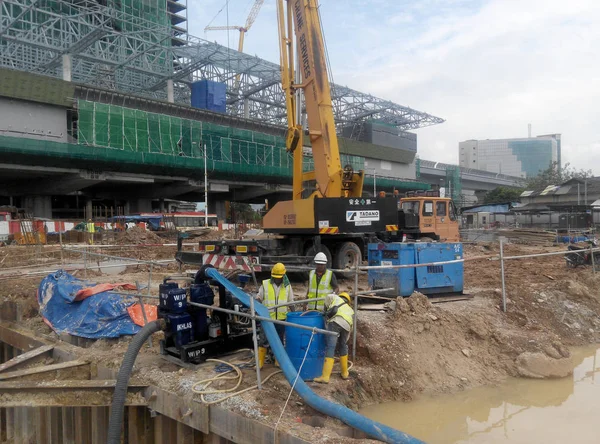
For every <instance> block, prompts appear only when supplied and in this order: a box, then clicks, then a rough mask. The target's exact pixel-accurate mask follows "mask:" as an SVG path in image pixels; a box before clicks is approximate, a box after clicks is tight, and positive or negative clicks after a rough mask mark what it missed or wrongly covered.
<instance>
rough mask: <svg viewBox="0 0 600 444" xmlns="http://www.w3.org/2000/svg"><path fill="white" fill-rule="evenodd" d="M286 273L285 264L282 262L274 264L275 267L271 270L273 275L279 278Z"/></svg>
mask: <svg viewBox="0 0 600 444" xmlns="http://www.w3.org/2000/svg"><path fill="white" fill-rule="evenodd" d="M284 274H285V265H283V264H282V263H281V262H278V263H276V264H275V265H274V266H273V269H272V270H271V277H274V278H276V279H279V278H282V277H283V275H284Z"/></svg>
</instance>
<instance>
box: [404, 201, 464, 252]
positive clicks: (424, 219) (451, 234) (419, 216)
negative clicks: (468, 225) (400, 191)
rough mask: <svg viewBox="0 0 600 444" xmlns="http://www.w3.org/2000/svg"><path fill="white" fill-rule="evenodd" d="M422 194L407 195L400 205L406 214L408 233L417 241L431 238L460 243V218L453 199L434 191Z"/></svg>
mask: <svg viewBox="0 0 600 444" xmlns="http://www.w3.org/2000/svg"><path fill="white" fill-rule="evenodd" d="M422 194H424V195H417V194H416V193H407V196H406V197H403V198H401V199H400V202H399V203H398V209H399V210H402V213H404V220H405V227H406V230H405V231H406V233H407V234H409V235H410V236H412V237H414V238H416V239H420V238H424V237H429V238H431V239H433V240H439V241H442V242H459V241H460V234H459V231H458V218H457V213H456V207H455V206H454V202H452V199H450V198H447V197H440V196H439V193H437V192H432V191H428V192H423V193H422Z"/></svg>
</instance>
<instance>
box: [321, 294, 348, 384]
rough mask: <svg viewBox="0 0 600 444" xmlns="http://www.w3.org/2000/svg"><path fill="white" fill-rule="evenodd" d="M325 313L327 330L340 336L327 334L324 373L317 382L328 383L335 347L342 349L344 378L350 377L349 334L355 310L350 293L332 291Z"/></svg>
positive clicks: (328, 296)
mask: <svg viewBox="0 0 600 444" xmlns="http://www.w3.org/2000/svg"><path fill="white" fill-rule="evenodd" d="M324 314H325V319H326V321H327V322H326V326H325V328H327V330H329V331H333V332H335V333H338V334H339V336H333V335H327V336H326V337H325V344H326V349H325V362H324V363H323V371H322V375H321V376H319V377H318V378H315V382H321V383H324V384H327V383H328V382H329V378H330V377H331V371H332V370H333V362H334V359H333V357H334V356H335V348H336V346H339V349H340V367H341V368H342V379H348V377H349V376H350V373H349V372H348V344H347V342H348V336H349V335H350V331H351V330H352V321H353V320H354V310H353V309H352V307H351V306H350V295H349V294H348V293H346V292H345V291H344V292H342V293H340V294H339V295H337V294H335V293H332V294H329V295H327V296H326V298H325V304H324Z"/></svg>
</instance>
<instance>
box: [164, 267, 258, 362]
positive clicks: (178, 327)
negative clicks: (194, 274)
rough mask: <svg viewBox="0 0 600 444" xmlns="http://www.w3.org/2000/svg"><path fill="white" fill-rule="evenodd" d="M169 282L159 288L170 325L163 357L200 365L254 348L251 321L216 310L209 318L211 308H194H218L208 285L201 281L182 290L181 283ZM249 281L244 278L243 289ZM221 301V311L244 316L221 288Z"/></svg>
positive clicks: (231, 297)
mask: <svg viewBox="0 0 600 444" xmlns="http://www.w3.org/2000/svg"><path fill="white" fill-rule="evenodd" d="M169 279H170V278H166V279H165V281H163V283H162V284H160V285H159V305H158V316H159V317H160V318H163V319H165V321H166V323H167V328H166V330H165V339H164V340H162V341H161V342H160V347H161V354H163V355H167V356H169V357H170V358H175V359H176V360H178V361H180V362H186V363H188V362H191V363H199V362H202V361H204V360H206V359H207V358H210V357H213V356H218V355H220V354H224V353H228V352H231V351H233V350H238V349H240V348H249V347H251V346H252V323H251V322H250V320H248V319H246V318H240V319H238V316H235V315H229V314H227V313H224V312H221V311H219V312H216V311H214V310H211V316H208V313H207V308H205V307H198V306H197V305H192V303H195V304H202V305H207V306H213V305H214V302H215V293H214V291H213V288H212V287H211V286H210V284H209V283H208V282H206V281H204V280H198V281H196V282H195V283H194V284H192V285H191V286H190V287H189V288H179V286H178V285H177V283H175V282H170V281H169ZM173 279H176V278H173ZM248 279H249V276H240V283H241V284H242V286H243V285H245V283H247V281H248ZM188 297H189V302H188ZM218 299H219V307H221V308H225V309H228V310H234V311H240V312H241V311H244V310H245V308H244V307H241V303H240V302H239V301H237V299H235V298H234V297H233V296H232V295H231V294H230V293H229V292H227V291H225V288H224V287H222V286H220V287H219V298H218ZM240 307H241V308H240Z"/></svg>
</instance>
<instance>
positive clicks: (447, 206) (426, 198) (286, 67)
mask: <svg viewBox="0 0 600 444" xmlns="http://www.w3.org/2000/svg"><path fill="white" fill-rule="evenodd" d="M277 17H278V27H279V37H280V38H279V46H280V59H281V82H282V88H283V91H284V93H285V99H286V110H287V120H288V131H287V137H286V146H287V150H288V152H291V153H292V154H293V159H294V160H293V187H292V189H293V190H292V199H291V200H287V201H280V202H277V203H276V204H275V205H274V206H273V208H272V209H271V210H270V211H269V212H268V213H267V214H266V215H265V216H264V219H263V228H264V231H265V233H267V234H268V235H267V236H264V237H265V238H261V239H247V240H231V241H217V242H215V241H205V242H200V243H199V253H200V255H198V253H186V252H182V251H179V252H178V254H177V258H178V260H180V261H181V262H184V263H194V264H201V263H211V264H213V265H216V266H217V267H220V268H242V269H244V270H248V269H249V268H248V267H249V265H250V264H253V265H254V267H255V269H257V270H259V269H260V265H261V264H274V263H277V262H284V263H286V265H292V264H297V265H306V264H308V263H310V261H311V260H312V258H313V257H314V255H315V254H316V253H317V252H319V251H321V252H323V253H325V255H326V256H327V258H328V260H329V264H330V265H331V266H332V267H333V268H336V269H346V268H351V267H354V266H355V265H356V264H358V263H359V262H360V261H362V260H363V258H365V257H366V254H367V245H368V244H369V243H372V242H377V241H384V242H393V241H402V240H403V239H418V238H420V237H428V238H431V239H433V240H448V241H457V240H458V223H457V221H456V212H455V210H454V206H453V204H452V202H451V200H450V199H444V198H441V197H439V194H437V195H436V194H435V193H434V192H425V193H426V194H423V195H421V194H420V193H419V194H413V195H411V196H406V197H403V198H402V199H400V200H398V197H397V196H387V197H379V196H373V197H364V196H363V181H364V171H354V170H353V169H352V167H351V166H345V167H342V164H341V161H340V151H339V146H338V138H337V134H336V127H335V121H334V116H333V107H332V101H331V91H330V83H329V79H328V75H327V63H326V59H325V50H324V43H323V35H322V31H321V26H320V19H319V9H318V2H317V0H277ZM294 35H295V38H294ZM296 53H297V54H296ZM296 60H298V61H299V65H300V66H299V67H295V66H294V65H295V61H296ZM300 92H302V96H303V97H304V105H305V109H306V115H307V121H308V129H307V130H305V129H303V128H302V125H301V124H300V113H301V109H302V108H301V96H300V94H299V93H300ZM305 137H308V140H309V142H310V145H311V148H312V157H313V159H314V170H313V171H309V172H304V171H303V152H302V147H303V142H304V138H305ZM307 183H311V184H315V185H313V188H312V189H309V190H308V191H305V190H306V184H307ZM427 193H428V194H427ZM306 194H309V196H308V197H304V196H305V195H306ZM199 256H201V257H202V259H200V258H199Z"/></svg>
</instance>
